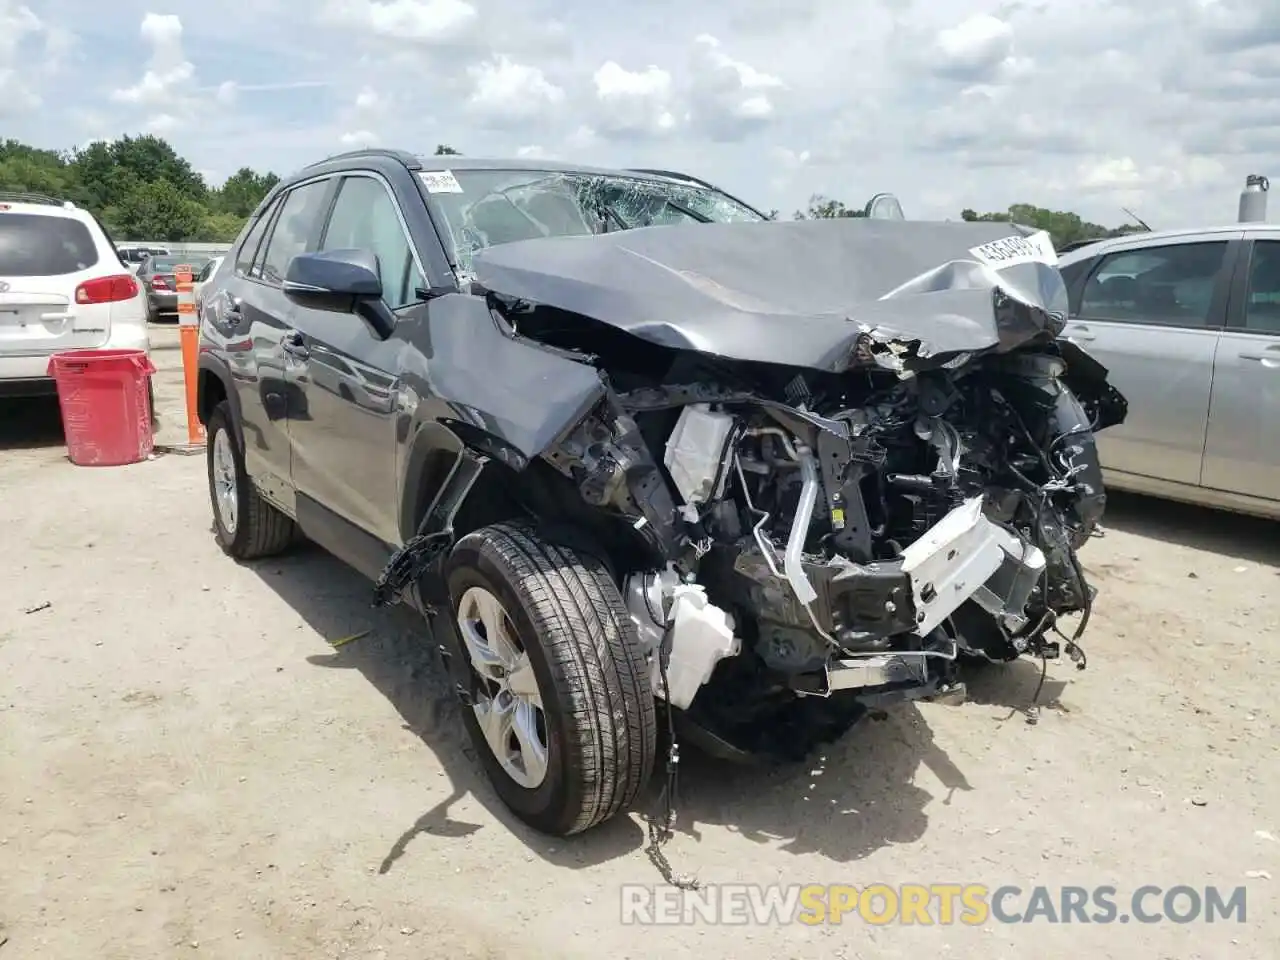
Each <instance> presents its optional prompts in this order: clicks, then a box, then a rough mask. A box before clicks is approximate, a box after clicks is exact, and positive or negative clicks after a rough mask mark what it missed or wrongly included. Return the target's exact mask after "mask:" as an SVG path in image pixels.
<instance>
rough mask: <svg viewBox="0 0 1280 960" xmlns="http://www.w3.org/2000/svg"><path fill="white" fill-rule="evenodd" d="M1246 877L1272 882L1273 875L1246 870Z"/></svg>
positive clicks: (1262, 871)
mask: <svg viewBox="0 0 1280 960" xmlns="http://www.w3.org/2000/svg"><path fill="white" fill-rule="evenodd" d="M1244 875H1245V876H1246V877H1248V878H1249V879H1250V880H1270V879H1271V874H1270V873H1268V872H1267V871H1266V870H1246V871H1245V872H1244Z"/></svg>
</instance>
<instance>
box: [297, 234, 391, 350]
mask: <svg viewBox="0 0 1280 960" xmlns="http://www.w3.org/2000/svg"><path fill="white" fill-rule="evenodd" d="M283 289H284V293H285V296H287V297H288V298H289V299H290V300H292V301H294V302H295V303H297V304H299V305H300V306H304V307H310V308H311V309H313V310H329V311H332V312H334V313H354V314H356V315H357V316H359V317H360V319H361V320H363V321H364V322H365V323H366V324H367V325H368V327H369V329H370V331H371V332H372V333H373V335H374V336H375V337H377V338H378V339H379V340H386V339H387V338H388V337H390V336H391V334H392V332H393V331H394V330H395V326H396V318H395V314H393V313H392V312H391V310H390V308H388V307H387V305H386V304H385V303H383V301H382V280H381V279H380V278H379V276H378V258H377V255H375V254H374V253H373V252H372V251H370V250H326V251H324V252H322V253H300V254H298V255H297V256H296V257H293V258H292V259H291V260H290V261H289V265H288V267H286V268H285V275H284V287H283Z"/></svg>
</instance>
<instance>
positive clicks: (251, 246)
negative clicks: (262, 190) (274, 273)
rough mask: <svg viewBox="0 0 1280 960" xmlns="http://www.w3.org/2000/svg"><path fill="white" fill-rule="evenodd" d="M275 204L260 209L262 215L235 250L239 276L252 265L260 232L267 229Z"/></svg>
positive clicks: (260, 238) (259, 239)
mask: <svg viewBox="0 0 1280 960" xmlns="http://www.w3.org/2000/svg"><path fill="white" fill-rule="evenodd" d="M277 206H279V202H278V201H277V202H276V203H273V204H272V205H271V206H269V207H268V208H267V209H266V210H263V211H262V216H260V217H259V218H258V222H257V223H255V224H254V225H253V226H252V227H251V228H250V229H249V233H248V235H247V236H246V237H245V238H244V243H242V244H240V249H239V250H238V251H237V252H236V273H238V274H240V275H241V276H248V275H249V268H250V267H252V266H253V258H254V255H255V254H256V253H257V252H258V243H259V242H260V241H261V240H262V233H263V231H264V230H266V229H267V224H268V223H270V222H271V214H273V213H274V212H275V209H276V207H277Z"/></svg>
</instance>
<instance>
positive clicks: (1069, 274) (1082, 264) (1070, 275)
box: [1058, 257, 1093, 316]
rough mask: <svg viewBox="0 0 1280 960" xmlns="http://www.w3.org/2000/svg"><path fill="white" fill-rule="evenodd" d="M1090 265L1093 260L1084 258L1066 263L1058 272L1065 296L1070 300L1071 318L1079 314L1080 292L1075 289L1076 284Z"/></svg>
mask: <svg viewBox="0 0 1280 960" xmlns="http://www.w3.org/2000/svg"><path fill="white" fill-rule="evenodd" d="M1092 265H1093V258H1092V257H1085V258H1084V259H1083V260H1077V261H1076V262H1075V263H1068V264H1067V265H1066V266H1064V267H1060V268H1059V270H1058V272H1059V273H1061V274H1062V282H1063V284H1064V285H1065V286H1066V288H1067V295H1068V296H1069V297H1070V298H1071V314H1072V316H1074V315H1076V314H1078V313H1079V312H1080V291H1079V290H1077V289H1076V282H1077V281H1078V280H1079V279H1080V277H1081V276H1082V275H1083V274H1084V273H1085V272H1086V271H1087V270H1088V269H1089V267H1091V266H1092Z"/></svg>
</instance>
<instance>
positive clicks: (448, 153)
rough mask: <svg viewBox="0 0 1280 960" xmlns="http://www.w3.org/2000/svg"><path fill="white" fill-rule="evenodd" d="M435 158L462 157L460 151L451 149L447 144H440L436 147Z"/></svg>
mask: <svg viewBox="0 0 1280 960" xmlns="http://www.w3.org/2000/svg"><path fill="white" fill-rule="evenodd" d="M436 156H437V157H460V156H462V151H461V150H455V149H453V147H451V146H449V145H448V144H447V143H441V144H437V145H436Z"/></svg>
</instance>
